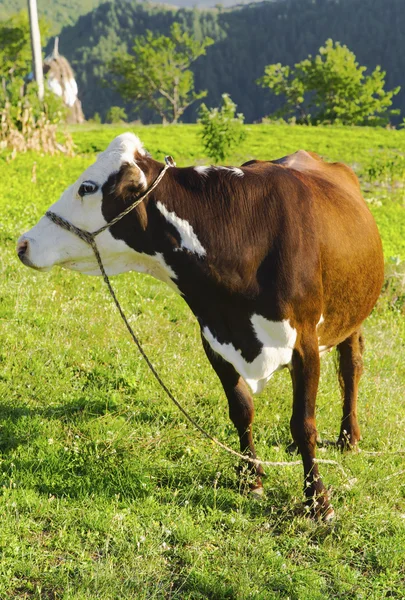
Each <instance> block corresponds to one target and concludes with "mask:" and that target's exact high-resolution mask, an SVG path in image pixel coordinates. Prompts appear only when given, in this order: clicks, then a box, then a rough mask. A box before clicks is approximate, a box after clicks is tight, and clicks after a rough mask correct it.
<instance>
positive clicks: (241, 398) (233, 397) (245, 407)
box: [201, 336, 264, 494]
mask: <svg viewBox="0 0 405 600" xmlns="http://www.w3.org/2000/svg"><path fill="white" fill-rule="evenodd" d="M201 339H202V342H203V346H204V350H205V353H206V355H207V358H208V360H209V361H210V363H211V365H212V367H213V369H214V370H215V372H216V374H217V375H218V377H219V379H220V380H221V383H222V387H223V388H224V391H225V394H226V397H227V399H228V405H229V416H230V418H231V421H232V423H233V424H234V425H235V427H236V429H237V431H238V434H239V441H240V451H241V453H242V454H246V456H249V457H251V458H256V452H255V448H254V444H253V436H252V423H253V416H254V407H253V400H252V397H251V395H250V393H249V390H248V387H247V385H246V383H245V382H244V380H243V378H242V377H241V376H240V375H239V373H238V372H237V371H236V370H235V369H234V367H233V366H232V365H231V364H230V363H228V362H227V361H226V360H224V359H223V358H222V357H221V356H219V355H218V354H217V353H216V352H214V351H213V350H212V349H211V347H210V346H209V344H208V343H207V341H206V340H205V338H204V337H203V336H202V337H201ZM248 465H249V463H248ZM249 471H250V475H251V476H252V480H251V482H250V488H251V491H252V492H255V493H256V494H260V493H261V492H262V489H263V485H262V481H261V477H262V476H263V475H264V471H263V467H262V466H261V465H255V464H252V463H250V465H249Z"/></svg>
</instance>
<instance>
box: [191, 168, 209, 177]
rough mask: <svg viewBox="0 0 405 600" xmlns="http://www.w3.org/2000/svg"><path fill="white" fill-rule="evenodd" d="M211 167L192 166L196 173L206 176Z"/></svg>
mask: <svg viewBox="0 0 405 600" xmlns="http://www.w3.org/2000/svg"><path fill="white" fill-rule="evenodd" d="M211 168H212V167H205V166H201V167H194V171H197V173H198V174H199V175H204V177H207V176H208V174H209V171H210V170H211Z"/></svg>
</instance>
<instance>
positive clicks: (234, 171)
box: [214, 167, 244, 177]
mask: <svg viewBox="0 0 405 600" xmlns="http://www.w3.org/2000/svg"><path fill="white" fill-rule="evenodd" d="M214 169H217V170H218V171H219V170H221V171H227V172H228V173H230V174H231V175H236V176H237V177H243V176H244V172H243V171H242V169H239V168H238V167H214Z"/></svg>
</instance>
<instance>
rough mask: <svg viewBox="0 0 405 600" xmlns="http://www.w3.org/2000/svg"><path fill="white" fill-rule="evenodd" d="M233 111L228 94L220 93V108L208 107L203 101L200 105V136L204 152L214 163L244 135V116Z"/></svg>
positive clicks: (223, 158) (223, 157)
mask: <svg viewBox="0 0 405 600" xmlns="http://www.w3.org/2000/svg"><path fill="white" fill-rule="evenodd" d="M235 113H236V104H235V103H234V102H233V101H232V100H231V97H230V96H229V94H222V105H221V107H220V108H211V109H208V108H207V107H206V105H205V104H204V103H203V104H201V106H200V111H199V117H200V118H199V122H200V123H201V124H202V132H201V137H202V139H203V143H204V148H205V151H206V153H207V154H208V156H209V157H210V158H212V159H213V161H214V162H215V163H218V162H220V161H224V160H225V158H226V156H228V155H229V154H230V153H231V152H232V150H233V149H234V148H235V146H237V145H238V144H240V143H241V142H242V141H243V140H244V139H245V137H246V133H245V131H244V130H243V121H244V116H243V114H242V113H238V114H237V115H235Z"/></svg>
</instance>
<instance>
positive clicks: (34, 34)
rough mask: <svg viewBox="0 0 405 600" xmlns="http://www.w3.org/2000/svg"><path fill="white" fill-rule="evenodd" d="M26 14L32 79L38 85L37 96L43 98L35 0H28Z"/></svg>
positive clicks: (42, 73) (42, 74) (42, 75)
mask: <svg viewBox="0 0 405 600" xmlns="http://www.w3.org/2000/svg"><path fill="white" fill-rule="evenodd" d="M28 14H29V17H30V29H31V48H32V66H33V70H34V79H35V81H36V82H37V85H38V98H39V99H40V100H43V99H44V72H43V70H42V51H41V34H40V32H39V25H38V10H37V0H28Z"/></svg>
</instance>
